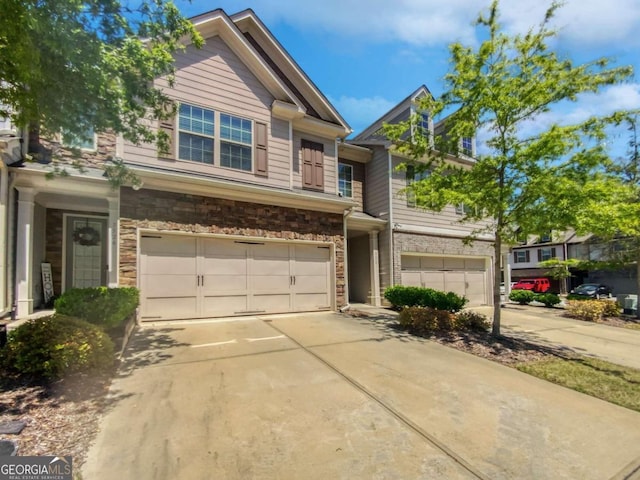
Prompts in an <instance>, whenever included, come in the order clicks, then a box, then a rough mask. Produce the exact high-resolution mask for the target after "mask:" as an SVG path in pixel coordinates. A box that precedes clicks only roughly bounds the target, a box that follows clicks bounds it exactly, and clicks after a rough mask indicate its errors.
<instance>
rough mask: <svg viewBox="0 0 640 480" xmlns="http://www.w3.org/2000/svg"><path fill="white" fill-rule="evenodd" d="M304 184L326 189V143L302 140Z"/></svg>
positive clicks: (309, 186)
mask: <svg viewBox="0 0 640 480" xmlns="http://www.w3.org/2000/svg"><path fill="white" fill-rule="evenodd" d="M301 147H302V186H303V187H304V188H308V189H312V190H324V145H323V144H321V143H317V142H311V141H309V140H302V141H301Z"/></svg>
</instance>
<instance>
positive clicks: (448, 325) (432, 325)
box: [398, 307, 455, 336]
mask: <svg viewBox="0 0 640 480" xmlns="http://www.w3.org/2000/svg"><path fill="white" fill-rule="evenodd" d="M398 321H399V323H400V326H402V327H403V328H404V329H406V330H408V331H409V332H410V333H413V334H416V335H423V336H425V335H430V334H432V333H434V332H437V331H444V332H449V331H451V330H453V329H454V328H455V316H454V315H453V313H451V312H448V311H446V310H436V309H435V308H429V307H406V308H404V309H402V311H401V312H400V315H399V316H398Z"/></svg>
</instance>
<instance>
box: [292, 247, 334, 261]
mask: <svg viewBox="0 0 640 480" xmlns="http://www.w3.org/2000/svg"><path fill="white" fill-rule="evenodd" d="M330 256H331V250H330V249H329V247H324V246H319V245H296V246H295V258H296V260H321V261H326V260H328V259H329V257H330Z"/></svg>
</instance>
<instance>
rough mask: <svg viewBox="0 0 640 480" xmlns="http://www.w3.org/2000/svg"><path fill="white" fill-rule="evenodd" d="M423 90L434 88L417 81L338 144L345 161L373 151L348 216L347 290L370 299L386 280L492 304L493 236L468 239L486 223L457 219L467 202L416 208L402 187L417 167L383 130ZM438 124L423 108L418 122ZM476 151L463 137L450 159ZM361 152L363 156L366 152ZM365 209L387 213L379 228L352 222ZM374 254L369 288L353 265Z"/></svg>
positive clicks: (429, 126) (467, 161)
mask: <svg viewBox="0 0 640 480" xmlns="http://www.w3.org/2000/svg"><path fill="white" fill-rule="evenodd" d="M425 95H431V93H430V92H429V90H428V89H427V88H426V87H425V86H422V87H420V88H418V89H417V90H416V91H415V92H413V93H412V94H411V95H409V96H408V97H407V98H405V99H404V100H403V101H402V102H400V103H399V104H398V105H396V106H395V107H394V108H393V109H391V110H390V111H389V112H387V113H386V114H385V115H383V116H382V117H381V118H380V119H378V120H377V121H376V122H374V123H373V124H371V125H370V126H369V127H368V128H366V129H365V130H364V131H363V132H362V133H360V134H358V135H357V136H355V137H354V138H353V139H352V140H349V141H348V143H347V144H341V145H340V149H339V152H340V157H341V159H340V161H341V162H342V156H343V155H344V156H345V157H346V154H347V152H350V151H357V152H363V151H364V149H366V150H368V151H369V152H370V153H369V159H368V160H366V163H365V164H364V175H363V176H362V173H360V174H359V175H361V176H362V178H363V180H364V182H365V185H366V186H365V189H364V191H365V194H364V199H363V206H362V209H363V213H362V214H361V215H359V216H357V215H356V214H354V215H352V216H350V217H349V218H348V219H347V232H348V238H349V242H348V252H347V253H348V255H347V256H348V258H349V259H350V261H349V278H350V281H349V289H350V297H351V298H353V299H356V300H357V301H365V299H367V298H371V297H372V296H373V297H375V296H376V295H377V294H378V292H379V291H383V290H384V289H385V288H386V287H388V286H391V285H396V284H402V285H415V286H424V287H430V288H435V289H439V290H445V291H454V292H456V293H459V294H461V295H465V296H466V297H467V298H469V300H470V305H490V304H491V303H492V299H493V293H492V292H493V289H492V279H493V245H492V241H493V237H492V236H484V237H482V238H480V239H478V240H476V241H475V242H474V243H473V244H472V245H466V244H465V243H464V239H465V238H466V237H468V236H469V235H470V234H471V232H472V231H473V230H474V229H475V228H478V227H482V225H480V224H462V223H461V222H460V220H461V218H462V217H463V215H464V208H465V207H464V206H463V205H458V206H449V207H447V208H445V209H444V210H443V211H442V212H430V211H426V210H424V209H421V208H419V206H417V205H416V202H415V199H414V198H412V196H411V195H406V194H404V193H403V189H405V188H406V186H407V185H408V184H410V183H411V182H413V181H415V180H417V179H418V178H417V175H416V173H415V170H414V169H412V168H408V169H407V170H399V169H398V168H397V167H398V166H399V165H400V164H402V163H403V162H406V161H407V159H406V158H403V157H402V156H401V155H399V154H398V152H397V151H395V149H394V148H393V146H392V145H391V143H390V142H389V141H388V140H387V139H386V138H385V136H384V135H383V134H382V132H381V128H382V125H383V123H397V122H399V121H403V120H407V119H409V118H410V116H411V114H413V113H416V112H415V105H416V100H418V99H419V98H420V97H422V96H425ZM418 113H419V112H418ZM441 125H442V122H441V123H440V124H436V125H435V127H434V123H433V120H432V119H431V118H430V116H429V115H428V114H426V113H422V114H421V121H420V122H419V125H417V128H423V129H426V130H428V132H429V133H430V135H433V134H434V130H435V131H436V132H437V133H439V134H440V133H442V131H441V128H440V127H441ZM461 143H462V142H461ZM474 153H475V139H473V138H469V139H464V145H461V146H460V151H459V152H457V154H456V155H448V161H451V162H455V163H457V164H461V165H467V166H471V165H472V164H473V162H474V160H473V154H474ZM362 156H363V158H366V155H365V154H364V153H362ZM345 163H346V162H345ZM354 178H355V177H354ZM364 215H366V216H367V219H368V220H369V221H371V217H373V218H378V219H383V220H386V221H387V223H386V224H384V225H382V224H381V225H380V226H379V227H378V228H380V229H381V231H380V233H379V234H377V233H375V232H371V233H369V239H368V238H367V236H366V235H364V234H359V231H358V229H357V228H355V226H354V224H355V223H356V222H360V221H361V219H360V218H361V217H362V216H364ZM376 247H378V248H377V255H375V254H376ZM374 256H377V257H378V262H376V263H377V265H379V279H380V280H379V282H380V284H379V289H373V286H372V288H371V289H370V290H369V291H368V293H367V295H365V292H366V291H367V288H366V287H367V285H366V282H365V281H364V280H361V279H360V278H359V277H356V275H357V273H354V272H361V269H360V268H361V267H360V264H356V263H355V262H356V259H358V260H360V262H361V263H362V262H364V261H365V259H366V258H367V257H369V258H372V257H374ZM371 264H372V265H374V262H372V263H371ZM372 292H373V293H372Z"/></svg>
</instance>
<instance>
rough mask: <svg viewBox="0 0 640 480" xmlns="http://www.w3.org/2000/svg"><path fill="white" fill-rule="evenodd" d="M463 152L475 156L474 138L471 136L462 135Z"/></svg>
mask: <svg viewBox="0 0 640 480" xmlns="http://www.w3.org/2000/svg"><path fill="white" fill-rule="evenodd" d="M460 143H461V144H462V154H463V155H466V156H468V157H471V156H473V139H472V138H471V137H462V139H461V141H460Z"/></svg>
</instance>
